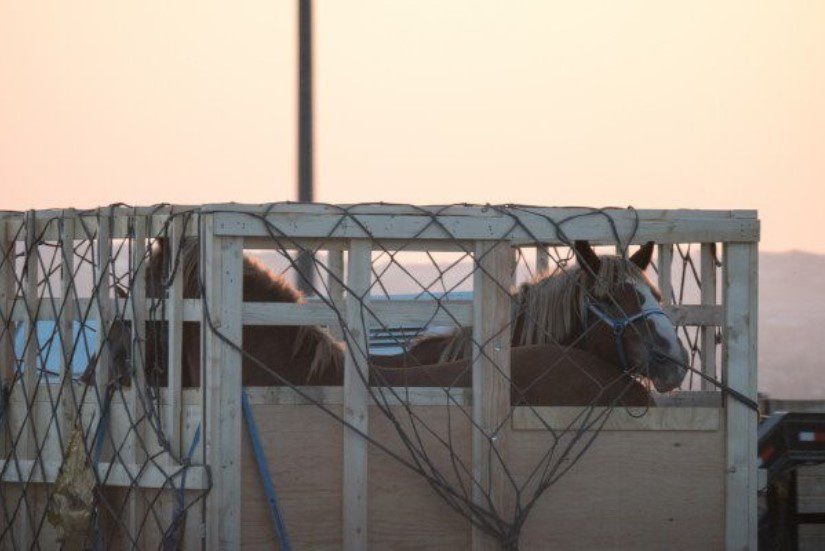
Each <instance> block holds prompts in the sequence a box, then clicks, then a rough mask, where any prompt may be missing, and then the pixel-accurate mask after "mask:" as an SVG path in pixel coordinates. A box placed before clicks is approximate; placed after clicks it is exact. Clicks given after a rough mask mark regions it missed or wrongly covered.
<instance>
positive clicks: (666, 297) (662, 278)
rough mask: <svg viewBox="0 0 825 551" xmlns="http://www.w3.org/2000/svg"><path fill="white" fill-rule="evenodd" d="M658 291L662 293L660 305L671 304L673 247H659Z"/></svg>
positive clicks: (666, 245)
mask: <svg viewBox="0 0 825 551" xmlns="http://www.w3.org/2000/svg"><path fill="white" fill-rule="evenodd" d="M657 267H658V269H659V291H660V292H661V293H662V304H664V305H665V306H669V305H672V304H673V282H672V277H673V245H669V244H665V245H659V259H658V262H657Z"/></svg>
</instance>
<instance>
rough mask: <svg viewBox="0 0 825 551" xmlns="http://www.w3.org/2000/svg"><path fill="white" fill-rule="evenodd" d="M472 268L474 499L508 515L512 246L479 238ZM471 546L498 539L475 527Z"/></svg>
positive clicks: (496, 545) (483, 545)
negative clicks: (506, 466) (507, 467)
mask: <svg viewBox="0 0 825 551" xmlns="http://www.w3.org/2000/svg"><path fill="white" fill-rule="evenodd" d="M475 254H476V256H475V261H476V267H475V271H474V273H473V321H474V323H473V341H474V343H475V344H474V350H473V377H472V381H473V422H474V425H475V427H474V428H473V473H474V477H475V482H474V484H473V501H474V502H475V503H476V504H477V505H478V506H480V507H482V508H485V509H489V508H490V507H492V508H493V510H494V513H495V514H496V515H498V516H500V517H502V518H505V519H509V518H511V515H512V511H511V506H512V504H511V503H510V501H511V498H512V496H510V495H509V494H510V488H509V487H508V479H507V476H506V473H505V467H504V466H505V465H507V457H508V455H507V452H508V432H509V431H508V426H507V425H508V424H507V423H505V420H506V419H507V417H508V415H509V414H510V331H511V328H510V301H511V297H510V293H509V289H510V285H511V283H512V281H511V277H512V273H513V252H512V249H511V248H510V245H509V244H508V243H507V242H503V241H499V242H494V243H488V242H479V243H478V245H477V246H476V253H475ZM472 541H473V548H474V549H498V548H499V545H500V543H499V542H498V541H497V540H496V539H495V538H493V537H491V536H490V535H489V534H487V533H486V532H484V531H482V530H480V529H479V528H477V527H476V528H474V529H473V540H472Z"/></svg>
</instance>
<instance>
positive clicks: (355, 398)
mask: <svg viewBox="0 0 825 551" xmlns="http://www.w3.org/2000/svg"><path fill="white" fill-rule="evenodd" d="M347 258H348V262H347V298H346V302H347V318H346V319H347V355H346V359H345V362H344V421H345V422H346V423H348V424H349V426H350V427H352V428H354V429H357V430H358V431H360V432H362V433H367V432H368V431H369V417H368V403H369V402H368V398H369V394H368V391H367V385H366V384H365V383H364V382H365V381H367V380H369V373H368V369H367V358H366V354H368V350H369V347H368V341H367V338H368V336H367V334H366V332H365V330H364V327H363V323H362V319H363V318H362V305H363V304H366V302H365V301H367V300H368V296H369V287H370V274H371V272H372V247H371V245H370V243H369V241H365V240H360V239H359V240H353V241H352V243H351V244H350V248H349V254H348V257H347ZM343 465H344V471H343V510H344V527H343V530H344V534H343V541H344V549H347V550H356V549H366V548H367V441H366V440H364V438H363V436H361V434H359V433H358V432H356V431H355V430H352V429H350V428H347V427H345V428H344V458H343Z"/></svg>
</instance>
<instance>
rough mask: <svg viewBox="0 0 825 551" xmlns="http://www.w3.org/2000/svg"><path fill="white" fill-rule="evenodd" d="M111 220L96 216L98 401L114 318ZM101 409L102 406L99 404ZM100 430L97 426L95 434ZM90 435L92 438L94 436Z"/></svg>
mask: <svg viewBox="0 0 825 551" xmlns="http://www.w3.org/2000/svg"><path fill="white" fill-rule="evenodd" d="M110 222H111V220H110V218H109V215H108V213H107V212H106V210H105V209H101V210H100V211H99V212H98V228H97V262H96V263H95V266H94V278H95V284H96V285H97V289H96V291H95V300H96V303H97V308H95V317H96V318H97V320H98V323H99V327H100V333H99V334H98V340H97V351H96V354H97V366H96V367H95V384H96V385H97V392H98V396H99V397H100V400H103V399H104V397H105V396H106V387H107V386H108V384H109V375H110V374H109V360H110V357H109V356H110V353H109V347H108V345H107V344H106V342H105V341H106V339H107V337H108V334H109V329H110V327H111V323H112V316H113V314H114V312H113V308H114V304H113V303H112V297H111V296H110V294H109V288H110V286H111V279H110V277H111V262H112V241H111V234H110V227H111V224H110ZM99 405H102V404H99ZM100 413H101V411H100V410H99V411H97V412H96V414H95V419H96V420H97V423H98V425H99V424H100V423H101V422H104V421H105V420H106V418H105V417H104V416H103V415H101V414H100ZM98 430H100V427H99V426H97V427H96V429H95V432H97V431H98ZM95 432H93V433H92V434H95ZM106 453H107V452H106V447H104V451H103V454H104V456H105V454H106Z"/></svg>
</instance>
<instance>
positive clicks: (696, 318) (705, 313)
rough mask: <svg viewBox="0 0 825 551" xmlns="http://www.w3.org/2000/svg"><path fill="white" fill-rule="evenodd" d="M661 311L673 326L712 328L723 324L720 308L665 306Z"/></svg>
mask: <svg viewBox="0 0 825 551" xmlns="http://www.w3.org/2000/svg"><path fill="white" fill-rule="evenodd" d="M662 310H664V312H665V313H666V314H667V315H668V317H669V318H670V321H671V322H673V324H674V325H678V326H681V325H693V326H696V325H698V326H703V327H712V326H720V325H722V323H723V322H724V315H725V312H724V310H723V309H722V307H721V306H711V305H708V306H705V305H699V304H680V305H678V306H676V305H673V304H670V305H665V306H664V307H663V308H662Z"/></svg>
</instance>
